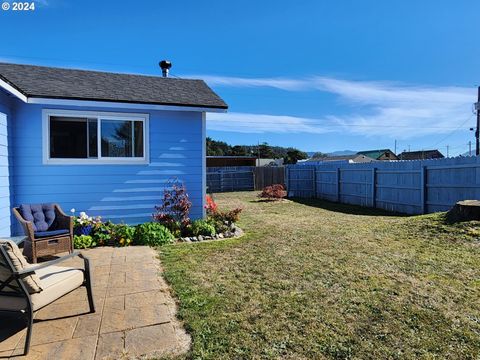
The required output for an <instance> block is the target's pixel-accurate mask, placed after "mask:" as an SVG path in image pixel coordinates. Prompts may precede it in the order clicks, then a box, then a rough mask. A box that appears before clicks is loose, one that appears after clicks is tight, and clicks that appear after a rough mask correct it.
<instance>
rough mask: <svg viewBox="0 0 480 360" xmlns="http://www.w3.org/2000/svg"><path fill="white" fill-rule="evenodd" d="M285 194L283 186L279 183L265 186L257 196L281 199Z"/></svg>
mask: <svg viewBox="0 0 480 360" xmlns="http://www.w3.org/2000/svg"><path fill="white" fill-rule="evenodd" d="M286 196H287V192H286V191H285V187H284V186H283V185H281V184H275V185H272V186H266V187H264V188H263V190H262V192H261V193H260V195H258V197H260V198H262V199H268V200H281V199H283V198H284V197H286Z"/></svg>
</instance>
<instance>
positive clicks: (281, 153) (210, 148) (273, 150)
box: [207, 137, 308, 164]
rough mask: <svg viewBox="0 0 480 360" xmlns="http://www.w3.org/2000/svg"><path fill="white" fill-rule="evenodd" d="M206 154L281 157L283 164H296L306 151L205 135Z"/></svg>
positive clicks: (306, 156)
mask: <svg viewBox="0 0 480 360" xmlns="http://www.w3.org/2000/svg"><path fill="white" fill-rule="evenodd" d="M207 156H252V157H260V158H262V159H283V162H284V163H285V164H296V163H297V161H298V160H304V159H307V158H308V155H307V153H306V152H303V151H301V150H298V149H296V148H293V147H283V146H271V145H268V143H266V142H264V143H261V144H259V145H234V146H232V145H229V144H227V143H226V142H224V141H217V140H213V139H212V138H210V137H207Z"/></svg>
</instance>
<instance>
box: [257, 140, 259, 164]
mask: <svg viewBox="0 0 480 360" xmlns="http://www.w3.org/2000/svg"><path fill="white" fill-rule="evenodd" d="M257 154H258V160H257V166H260V141H259V142H258V144H257Z"/></svg>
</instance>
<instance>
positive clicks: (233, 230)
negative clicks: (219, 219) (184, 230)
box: [177, 224, 244, 243]
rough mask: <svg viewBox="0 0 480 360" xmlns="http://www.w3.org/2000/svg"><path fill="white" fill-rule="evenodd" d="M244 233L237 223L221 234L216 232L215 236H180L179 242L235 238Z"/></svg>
mask: <svg viewBox="0 0 480 360" xmlns="http://www.w3.org/2000/svg"><path fill="white" fill-rule="evenodd" d="M243 234H244V232H243V230H242V229H240V228H239V227H238V226H237V225H235V224H232V225H231V226H230V229H229V230H228V231H225V232H223V233H220V234H215V235H214V236H203V235H199V236H187V237H181V238H178V239H177V241H178V242H187V243H190V242H200V241H209V240H221V239H228V238H234V237H240V236H242V235H243Z"/></svg>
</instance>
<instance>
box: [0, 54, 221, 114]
mask: <svg viewBox="0 0 480 360" xmlns="http://www.w3.org/2000/svg"><path fill="white" fill-rule="evenodd" d="M0 79H2V80H4V81H5V82H7V83H9V84H10V85H11V86H13V87H14V88H16V89H17V90H18V91H20V92H21V93H23V94H24V95H25V96H27V97H36V98H55V99H72V100H73V99H74V100H93V101H111V102H126V103H140V104H156V105H172V106H192V107H209V108H217V109H227V108H228V105H227V104H226V103H225V102H224V101H223V100H222V99H221V98H220V97H219V96H218V95H217V94H216V93H215V92H213V90H212V89H210V88H209V87H208V85H207V84H206V83H205V82H204V81H203V80H190V79H178V78H164V77H160V76H146V75H132V74H120V73H109V72H100V71H87V70H75V69H64V68H54V67H46V66H34V65H21V64H8V63H0Z"/></svg>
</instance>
